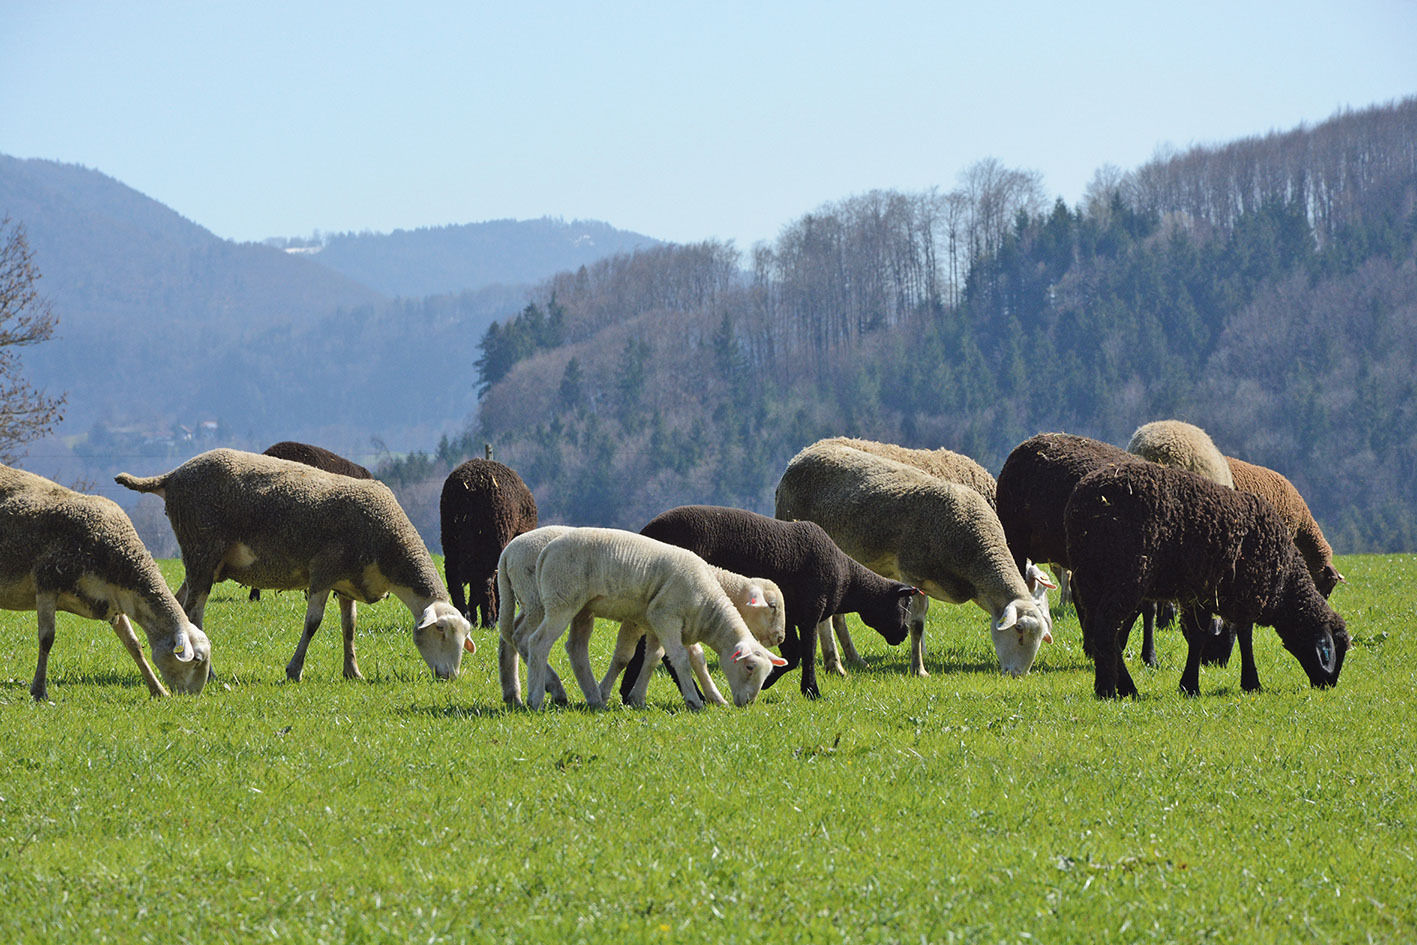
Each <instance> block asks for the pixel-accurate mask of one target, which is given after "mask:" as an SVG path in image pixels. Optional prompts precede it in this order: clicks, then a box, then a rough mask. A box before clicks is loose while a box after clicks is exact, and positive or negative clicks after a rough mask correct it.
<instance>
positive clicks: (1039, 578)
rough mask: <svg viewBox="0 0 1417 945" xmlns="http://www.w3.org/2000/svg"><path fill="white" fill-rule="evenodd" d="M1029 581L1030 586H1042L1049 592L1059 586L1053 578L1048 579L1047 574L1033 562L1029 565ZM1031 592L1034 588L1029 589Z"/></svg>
mask: <svg viewBox="0 0 1417 945" xmlns="http://www.w3.org/2000/svg"><path fill="white" fill-rule="evenodd" d="M1028 581H1029V584H1042V585H1043V586H1044V587H1046V588H1048V589H1049V590H1053V589H1054V588H1056V587H1057V586H1058V585H1057V584H1056V583H1055V582H1054V581H1053V579H1052V578H1050V577H1048V574H1047V572H1045V571H1044V570H1043V569H1042V568H1040V567H1039V566H1038V565H1036V564H1034V563H1033V562H1031V561H1030V562H1029V563H1028ZM1029 590H1030V591H1031V590H1033V588H1032V587H1029Z"/></svg>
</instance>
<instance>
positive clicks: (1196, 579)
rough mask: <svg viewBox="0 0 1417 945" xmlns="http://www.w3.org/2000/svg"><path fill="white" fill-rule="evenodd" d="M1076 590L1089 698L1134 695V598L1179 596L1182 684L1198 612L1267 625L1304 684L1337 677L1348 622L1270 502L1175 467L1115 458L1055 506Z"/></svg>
mask: <svg viewBox="0 0 1417 945" xmlns="http://www.w3.org/2000/svg"><path fill="white" fill-rule="evenodd" d="M1063 519H1064V527H1065V531H1066V534H1067V554H1068V560H1069V562H1070V564H1071V566H1072V569H1073V593H1074V600H1075V602H1076V604H1077V608H1078V616H1079V618H1080V620H1081V621H1082V628H1083V638H1084V641H1085V642H1086V644H1087V647H1088V650H1089V652H1090V653H1091V655H1092V658H1093V661H1094V664H1095V667H1096V674H1095V679H1094V689H1095V691H1096V693H1097V695H1098V696H1101V697H1115V696H1119V695H1121V696H1130V695H1135V694H1136V691H1137V689H1136V686H1135V684H1134V683H1133V682H1132V679H1131V676H1130V675H1129V674H1128V673H1127V667H1126V664H1125V662H1124V661H1123V659H1122V643H1123V642H1124V640H1125V636H1124V634H1125V631H1126V628H1127V627H1128V626H1130V624H1131V622H1132V621H1133V620H1134V619H1136V614H1137V611H1138V609H1139V608H1140V607H1141V605H1142V602H1143V601H1163V600H1175V601H1179V602H1180V604H1181V609H1182V615H1183V620H1182V630H1183V631H1184V632H1185V633H1186V635H1187V641H1188V643H1190V647H1189V653H1188V655H1187V659H1186V668H1185V670H1184V671H1183V672H1182V674H1181V691H1182V692H1185V693H1188V694H1194V693H1195V692H1197V691H1198V690H1199V681H1200V679H1199V677H1200V653H1201V648H1200V646H1199V645H1197V643H1198V641H1197V640H1196V638H1195V635H1196V634H1199V633H1202V632H1203V631H1202V629H1201V627H1200V626H1199V621H1197V620H1186V619H1184V618H1185V616H1186V615H1187V614H1199V613H1204V612H1210V613H1217V614H1219V615H1220V616H1221V617H1222V618H1224V619H1225V620H1229V621H1231V622H1233V623H1261V624H1265V625H1267V626H1272V627H1274V629H1275V631H1276V632H1277V633H1278V634H1279V638H1280V640H1281V641H1282V642H1283V643H1284V647H1285V649H1287V650H1289V652H1290V653H1292V654H1294V656H1295V658H1296V659H1298V661H1299V665H1300V666H1302V667H1303V668H1304V672H1305V673H1306V674H1307V675H1308V677H1309V682H1310V684H1311V685H1313V686H1316V687H1327V686H1332V685H1335V684H1336V683H1337V682H1338V674H1339V670H1340V669H1341V668H1342V666H1343V657H1344V654H1345V653H1346V652H1347V650H1348V630H1347V627H1346V626H1345V624H1344V622H1343V618H1342V617H1340V616H1339V615H1338V614H1337V613H1335V612H1334V610H1333V608H1331V607H1330V606H1329V605H1328V602H1327V601H1325V600H1324V598H1323V595H1322V594H1320V593H1319V590H1318V588H1317V587H1316V586H1315V585H1314V579H1313V577H1312V576H1310V574H1309V570H1308V568H1307V567H1306V566H1305V564H1304V559H1303V557H1302V556H1301V555H1300V554H1299V550H1298V548H1297V547H1296V546H1295V545H1294V541H1293V539H1292V538H1291V537H1290V532H1289V527H1288V525H1287V524H1286V523H1285V522H1284V519H1283V518H1281V517H1280V515H1279V513H1278V512H1277V511H1275V509H1274V507H1273V506H1272V505H1270V504H1269V503H1268V502H1265V501H1264V500H1262V499H1260V498H1258V497H1257V496H1253V495H1249V494H1247V493H1242V492H1236V491H1235V490H1233V489H1227V488H1225V487H1223V486H1218V485H1216V484H1215V483H1213V482H1211V481H1210V480H1208V479H1205V478H1204V477H1201V476H1198V475H1196V474H1195V473H1192V472H1187V471H1186V470H1181V469H1172V468H1169V467H1166V466H1157V465H1154V464H1151V463H1123V464H1119V465H1116V466H1109V467H1106V468H1103V469H1100V470H1098V471H1097V472H1094V473H1091V474H1090V475H1088V476H1086V477H1085V478H1084V479H1083V480H1082V481H1081V482H1079V483H1078V485H1077V487H1076V488H1075V489H1074V490H1073V493H1072V496H1071V497H1070V498H1069V499H1068V502H1067V506H1066V508H1065V509H1064V514H1063Z"/></svg>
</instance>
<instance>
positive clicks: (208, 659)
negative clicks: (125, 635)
mask: <svg viewBox="0 0 1417 945" xmlns="http://www.w3.org/2000/svg"><path fill="white" fill-rule="evenodd" d="M152 653H153V664H154V665H155V666H156V667H157V671H158V673H160V674H161V675H162V681H163V682H165V683H167V688H168V689H170V690H172V691H173V692H183V693H187V694H188V695H193V696H195V695H197V694H198V693H200V692H201V691H202V687H203V686H205V685H206V683H207V677H208V676H210V675H211V666H212V644H211V641H210V640H208V639H207V635H206V634H205V633H203V632H202V631H201V630H200V629H198V627H197V626H196V625H195V624H193V623H190V622H188V621H186V620H183V621H182V627H181V628H180V629H179V630H178V632H177V633H175V634H173V636H172V637H171V638H170V639H168V640H162V641H158V642H155V643H153V645H152Z"/></svg>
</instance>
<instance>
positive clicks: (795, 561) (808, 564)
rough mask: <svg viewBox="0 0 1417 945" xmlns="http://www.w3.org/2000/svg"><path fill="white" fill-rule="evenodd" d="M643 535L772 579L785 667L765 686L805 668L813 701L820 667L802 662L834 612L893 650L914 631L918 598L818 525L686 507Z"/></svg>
mask: <svg viewBox="0 0 1417 945" xmlns="http://www.w3.org/2000/svg"><path fill="white" fill-rule="evenodd" d="M640 534H642V535H647V536H649V537H650V538H655V539H658V540H659V541H663V542H668V543H669V544H671V545H678V546H679V547H681V548H687V549H689V550H690V551H692V552H694V553H695V554H697V555H699V556H700V557H701V558H703V559H704V560H705V561H707V562H708V563H709V564H713V565H718V566H719V567H723V568H727V569H728V570H730V571H735V572H737V573H739V574H752V575H758V576H761V577H764V578H768V579H770V580H772V581H774V582H776V584H777V585H778V586H779V587H781V588H782V594H783V600H784V603H785V605H786V616H787V633H786V638H785V639H784V640H783V644H782V655H783V656H784V657H786V658H787V663H786V665H784V666H782V667H781V668H779V669H774V670H773V672H772V675H770V676H769V677H768V681H767V682H766V683H764V685H763V688H765V689H766V688H768V687H770V686H772V685H773V683H775V682H776V681H777V680H778V678H780V677H781V676H782V675H783V674H784V673H787V672H791V671H792V669H793V668H795V667H796V666H798V665H799V663H800V664H801V666H802V692H803V694H804V695H807V696H812V697H815V696H817V695H819V694H820V691H819V689H818V687H817V680H816V672H815V667H814V666H813V664H812V661H811V660H807V661H805V662H804V661H803V660H802V658H801V646H802V641H803V640H804V639H806V638H807V636H808V635H810V634H813V633H815V632H816V631H817V627H818V625H819V624H821V623H823V622H824V621H826V620H827V619H828V618H830V617H831V616H832V615H833V614H840V613H856V614H859V615H860V616H861V620H862V622H863V623H865V624H866V625H867V626H868V627H871V628H872V629H873V630H875V631H876V632H878V633H880V634H881V636H883V637H885V639H886V642H888V643H890V644H891V645H892V646H894V645H896V644H898V643H900V642H901V641H902V640H904V639H905V636H906V633H907V632H908V629H909V618H910V601H911V598H912V597H915V596H918V595H919V592H918V591H916V590H915V588H913V587H911V586H910V585H908V584H902V583H900V582H899V581H891V580H888V579H886V578H883V577H881V576H880V575H878V574H876V573H875V572H874V571H871V570H869V569H868V568H865V567H863V566H862V565H860V564H858V563H857V562H856V561H853V560H852V559H851V558H850V557H848V556H847V555H846V554H845V553H844V552H843V551H842V550H841V549H840V548H838V547H837V546H836V545H835V544H834V543H833V542H832V540H831V538H830V537H829V536H828V535H827V533H826V532H825V531H823V530H822V527H821V526H820V525H818V524H816V523H815V522H805V521H803V522H783V521H779V520H777V519H773V518H769V517H768V516H766V515H759V514H758V513H756V512H748V511H744V510H742V509H730V508H722V507H719V506H711V505H685V506H680V507H678V508H674V509H670V510H669V511H667V512H663V513H661V514H659V515H657V516H655V517H654V519H652V520H651V521H650V522H649V524H647V525H646V526H645V527H644V528H642V529H640ZM640 658H641V657H640V655H639V654H637V655H636V657H635V659H634V660H632V661H631V663H630V669H629V671H628V672H627V673H626V674H625V681H624V683H622V685H621V689H620V694H621V696H622V697H626V696H628V694H629V693H630V692H631V691H632V690H633V689H634V688H635V685H636V682H637V680H640V679H642V678H643V677H644V676H645V675H647V674H645V673H643V671H642V670H641V668H640V666H639V661H640Z"/></svg>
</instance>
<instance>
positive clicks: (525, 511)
mask: <svg viewBox="0 0 1417 945" xmlns="http://www.w3.org/2000/svg"><path fill="white" fill-rule="evenodd" d="M438 515H439V520H440V522H441V525H442V542H443V573H444V574H446V575H447V578H448V591H449V592H450V593H451V594H452V595H453V606H455V607H456V608H457V609H458V611H459V612H460V613H462V615H463V616H464V617H466V618H467V619H468V620H472V619H474V612H476V614H477V615H478V617H480V620H481V623H482V626H484V627H490V626H492V625H493V624H494V623H496V622H497V585H496V582H497V558H498V556H500V555H501V554H502V549H503V548H505V547H506V546H507V542H509V541H511V540H512V539H513V538H515V537H516V536H517V535H520V534H521V533H522V532H526V531H530V530H531V529H533V528H535V527H536V500H535V499H534V498H532V495H531V490H530V489H528V488H527V487H526V483H525V482H522V477H521V476H518V475H517V474H516V473H515V472H513V471H512V469H511V468H510V467H508V466H504V465H502V464H501V463H499V462H496V461H494V460H490V459H470V460H468V461H467V462H465V463H463V464H462V465H461V466H459V467H458V468H457V469H454V470H453V471H452V472H451V473H449V474H448V478H447V480H446V481H444V483H443V494H442V497H441V498H440V499H439V502H438ZM464 585H470V590H469V593H468V594H467V596H464V593H463V587H464Z"/></svg>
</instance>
